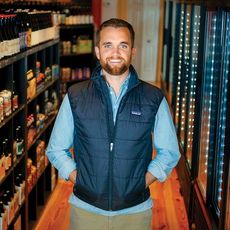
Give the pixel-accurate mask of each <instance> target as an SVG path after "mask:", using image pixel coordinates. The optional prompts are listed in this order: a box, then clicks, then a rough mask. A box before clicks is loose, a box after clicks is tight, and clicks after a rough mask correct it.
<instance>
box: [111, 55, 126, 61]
mask: <svg viewBox="0 0 230 230" xmlns="http://www.w3.org/2000/svg"><path fill="white" fill-rule="evenodd" d="M112 59H118V60H122V61H124V60H125V59H124V58H122V57H119V56H111V57H108V58H107V60H108V61H110V60H112Z"/></svg>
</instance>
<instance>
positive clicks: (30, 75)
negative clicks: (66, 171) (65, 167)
mask: <svg viewBox="0 0 230 230" xmlns="http://www.w3.org/2000/svg"><path fill="white" fill-rule="evenodd" d="M59 85H60V84H59V39H51V40H49V41H48V42H45V43H44V42H43V43H42V44H39V45H37V46H34V47H32V48H29V49H27V50H26V51H23V52H20V53H19V54H15V55H12V56H11V57H8V58H6V57H5V58H4V59H2V60H0V98H1V100H0V102H2V103H1V104H0V108H1V109H0V111H2V112H1V115H2V116H1V121H0V211H1V218H0V223H1V226H0V229H15V228H16V229H32V228H33V227H34V224H35V222H36V221H37V220H38V218H39V216H40V215H41V210H42V209H43V208H44V205H45V203H46V201H47V199H48V197H49V195H50V194H51V192H52V190H53V188H54V186H55V183H56V180H57V175H56V171H55V170H54V169H53V167H52V166H51V165H50V163H49V161H48V159H47V158H46V156H45V149H46V146H47V143H48V141H49V137H50V134H51V130H52V126H53V123H54V120H55V117H56V114H57V110H58V107H59V104H60V102H59V100H60V96H59V91H60V87H59ZM32 208H33V210H32Z"/></svg>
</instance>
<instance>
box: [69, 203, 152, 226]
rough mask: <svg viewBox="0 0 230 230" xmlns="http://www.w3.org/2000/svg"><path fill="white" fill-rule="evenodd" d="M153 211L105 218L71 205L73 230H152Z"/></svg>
mask: <svg viewBox="0 0 230 230" xmlns="http://www.w3.org/2000/svg"><path fill="white" fill-rule="evenodd" d="M151 222H152V209H149V210H147V211H145V212H140V213H136V214H130V215H118V216H103V215H98V214H95V213H91V212H86V211H84V210H82V209H79V208H76V207H74V206H73V205H71V208H70V229H71V230H151Z"/></svg>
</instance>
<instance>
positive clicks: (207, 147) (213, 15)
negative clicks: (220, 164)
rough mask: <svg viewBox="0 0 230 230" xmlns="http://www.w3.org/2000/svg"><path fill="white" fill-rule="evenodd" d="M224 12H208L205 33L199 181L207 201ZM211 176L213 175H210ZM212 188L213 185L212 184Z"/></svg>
mask: <svg viewBox="0 0 230 230" xmlns="http://www.w3.org/2000/svg"><path fill="white" fill-rule="evenodd" d="M222 17H223V15H222V12H221V11H208V12H207V18H206V19H207V20H206V32H205V51H204V52H205V57H204V58H205V60H204V73H203V74H204V76H203V83H202V87H203V89H202V98H201V103H202V104H201V108H202V112H201V126H200V143H199V144H200V148H199V165H198V178H197V181H198V184H199V187H200V190H201V193H202V195H203V198H204V200H205V201H206V199H207V190H208V175H210V174H211V175H212V171H213V169H214V168H213V159H214V157H215V144H216V143H215V140H216V136H215V134H216V129H217V125H216V122H217V114H218V98H219V97H218V95H219V88H218V87H219V85H220V71H221V58H222V56H221V55H222V41H223V40H222V32H221V31H222V23H223V18H222ZM209 179H210V178H209ZM210 190H212V189H211V187H210Z"/></svg>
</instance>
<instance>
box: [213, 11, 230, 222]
mask: <svg viewBox="0 0 230 230" xmlns="http://www.w3.org/2000/svg"><path fill="white" fill-rule="evenodd" d="M222 25H223V28H224V29H223V34H224V37H223V42H224V45H223V56H222V71H221V77H220V92H219V110H218V126H217V132H216V149H215V156H214V167H213V168H214V169H215V171H214V175H213V180H212V181H213V186H212V187H213V188H214V189H213V194H212V196H211V197H212V201H211V205H212V206H213V209H214V210H215V212H216V214H217V216H218V217H219V215H220V211H219V210H220V209H221V202H222V199H223V197H222V196H223V191H222V188H223V173H224V167H225V165H224V164H225V162H224V154H229V153H227V152H225V129H226V109H227V93H228V81H229V80H228V78H229V60H230V13H229V12H228V13H226V14H225V20H224V21H223V24H222Z"/></svg>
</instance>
